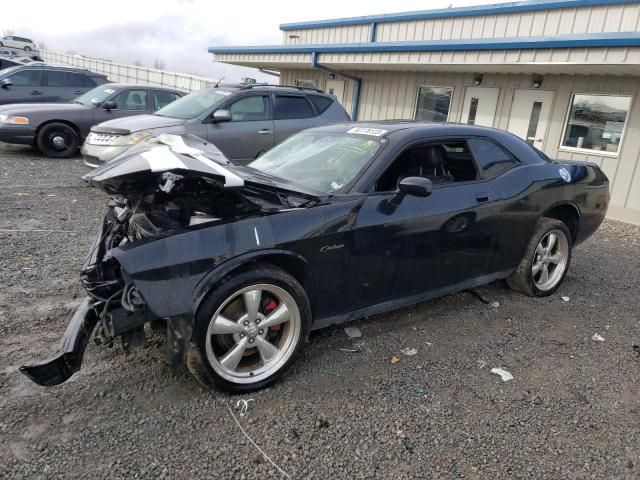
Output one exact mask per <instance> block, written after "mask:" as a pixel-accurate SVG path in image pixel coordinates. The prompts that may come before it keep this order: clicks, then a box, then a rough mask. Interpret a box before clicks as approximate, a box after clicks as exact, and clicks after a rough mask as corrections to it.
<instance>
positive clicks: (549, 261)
mask: <svg viewBox="0 0 640 480" xmlns="http://www.w3.org/2000/svg"><path fill="white" fill-rule="evenodd" d="M571 244H572V241H571V233H569V229H568V228H567V226H566V225H565V224H564V223H563V222H561V221H559V220H554V219H551V218H543V219H541V220H540V221H539V222H538V225H537V227H536V230H535V232H534V234H533V236H532V238H531V241H530V242H529V245H528V246H527V250H526V253H525V256H524V258H523V259H522V261H521V262H520V265H518V268H517V269H516V271H515V272H513V274H511V276H510V277H509V278H508V280H507V282H508V284H509V286H510V287H511V288H512V289H513V290H517V291H519V292H522V293H524V294H526V295H529V296H531V297H546V296H548V295H551V294H552V293H553V292H555V291H556V290H557V289H558V287H559V286H560V284H561V283H562V280H564V277H565V275H566V274H567V270H568V269H569V264H570V263H571Z"/></svg>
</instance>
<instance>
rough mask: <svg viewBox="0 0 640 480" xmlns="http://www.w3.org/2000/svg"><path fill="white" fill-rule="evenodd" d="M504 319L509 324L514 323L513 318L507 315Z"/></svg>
mask: <svg viewBox="0 0 640 480" xmlns="http://www.w3.org/2000/svg"><path fill="white" fill-rule="evenodd" d="M504 320H505V322H507V325H511V324H512V323H513V318H510V317H507V318H505V319H504Z"/></svg>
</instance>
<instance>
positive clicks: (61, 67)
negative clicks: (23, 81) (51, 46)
mask: <svg viewBox="0 0 640 480" xmlns="http://www.w3.org/2000/svg"><path fill="white" fill-rule="evenodd" d="M13 68H14V70H12V72H17V71H19V70H30V69H34V68H35V69H38V70H65V71H68V72H82V73H88V74H90V75H91V76H92V77H105V78H106V77H107V76H106V75H105V74H104V73H97V72H94V71H91V70H87V69H86V68H77V67H69V66H67V65H52V64H50V63H42V62H34V63H27V64H25V65H18V66H15V67H13ZM3 73H5V72H3Z"/></svg>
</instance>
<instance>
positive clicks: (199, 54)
mask: <svg viewBox="0 0 640 480" xmlns="http://www.w3.org/2000/svg"><path fill="white" fill-rule="evenodd" d="M488 3H501V0H429V1H425V0H420V1H419V0H394V1H389V0H366V1H353V0H352V1H345V0H322V1H321V2H305V1H300V0H296V1H291V0H285V1H278V0H272V1H265V0H244V1H242V2H237V3H234V2H231V1H216V0H155V1H154V0H126V1H125V0H102V1H96V0H60V1H57V2H52V1H51V0H22V1H21V2H12V1H10V0H9V1H7V0H5V1H3V5H2V13H1V14H0V33H2V32H5V31H7V30H11V31H13V33H14V34H15V35H19V36H25V37H29V38H33V40H34V41H36V42H43V43H44V44H46V47H47V48H48V49H49V50H53V51H59V52H62V53H65V52H68V51H70V50H71V51H73V52H74V53H78V54H82V55H86V56H90V57H98V58H105V59H109V60H112V61H113V62H118V63H133V62H135V61H140V62H141V63H142V65H144V66H150V67H151V66H153V64H154V61H155V60H156V59H158V60H161V61H163V62H164V63H165V69H166V70H171V71H177V72H185V73H195V74H199V75H204V76H206V77H209V78H214V79H219V78H221V77H225V79H226V80H227V81H240V80H241V79H242V78H244V77H252V78H256V79H258V80H259V81H264V80H270V79H272V78H273V77H268V76H264V75H263V74H261V73H260V72H258V71H256V70H253V69H248V68H244V67H237V66H232V65H225V64H221V63H214V62H212V55H211V54H209V53H207V48H209V47H211V46H223V45H234V46H241V45H278V44H280V43H281V41H282V32H280V30H279V29H278V26H279V25H280V24H281V23H287V22H301V21H307V20H319V19H327V18H340V17H351V16H361V15H375V14H379V13H391V12H402V11H411V10H426V9H435V8H447V7H448V6H449V5H451V6H453V7H461V6H467V5H479V4H488Z"/></svg>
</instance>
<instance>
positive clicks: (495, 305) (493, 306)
mask: <svg viewBox="0 0 640 480" xmlns="http://www.w3.org/2000/svg"><path fill="white" fill-rule="evenodd" d="M489 306H490V307H491V308H499V307H500V302H491V304H490V305H489Z"/></svg>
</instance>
